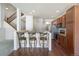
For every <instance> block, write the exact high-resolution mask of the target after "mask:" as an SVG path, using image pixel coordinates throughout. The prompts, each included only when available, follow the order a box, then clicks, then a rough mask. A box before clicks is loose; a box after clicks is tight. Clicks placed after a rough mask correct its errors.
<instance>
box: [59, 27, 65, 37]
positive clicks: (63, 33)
mask: <svg viewBox="0 0 79 59" xmlns="http://www.w3.org/2000/svg"><path fill="white" fill-rule="evenodd" d="M58 32H59V35H62V36H66V28H59V31H58Z"/></svg>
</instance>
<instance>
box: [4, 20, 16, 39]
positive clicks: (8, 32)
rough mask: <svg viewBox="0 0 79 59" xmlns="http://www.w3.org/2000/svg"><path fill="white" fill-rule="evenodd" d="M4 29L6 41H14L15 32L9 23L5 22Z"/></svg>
mask: <svg viewBox="0 0 79 59" xmlns="http://www.w3.org/2000/svg"><path fill="white" fill-rule="evenodd" d="M4 28H5V39H6V40H13V39H14V31H15V29H13V28H12V27H11V26H10V25H9V24H8V23H6V22H5V21H4Z"/></svg>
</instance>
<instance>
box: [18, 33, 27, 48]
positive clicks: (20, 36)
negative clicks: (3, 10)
mask: <svg viewBox="0 0 79 59" xmlns="http://www.w3.org/2000/svg"><path fill="white" fill-rule="evenodd" d="M17 35H18V40H19V48H22V41H24V48H25V47H26V44H27V43H26V42H27V40H26V37H24V33H23V32H17Z"/></svg>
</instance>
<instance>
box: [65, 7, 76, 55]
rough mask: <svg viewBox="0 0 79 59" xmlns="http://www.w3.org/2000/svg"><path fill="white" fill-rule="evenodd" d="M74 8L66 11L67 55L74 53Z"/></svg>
mask: <svg viewBox="0 0 79 59" xmlns="http://www.w3.org/2000/svg"><path fill="white" fill-rule="evenodd" d="M74 12H75V11H74V8H71V9H69V10H68V11H67V12H66V52H67V54H68V55H73V54H74V43H73V39H74V38H73V32H74V31H73V28H74V23H73V21H74V14H75V13H74Z"/></svg>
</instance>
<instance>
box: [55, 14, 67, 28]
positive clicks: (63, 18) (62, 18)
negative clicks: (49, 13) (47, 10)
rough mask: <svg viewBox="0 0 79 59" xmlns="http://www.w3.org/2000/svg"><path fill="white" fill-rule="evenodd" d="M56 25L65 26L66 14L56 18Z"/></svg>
mask: <svg viewBox="0 0 79 59" xmlns="http://www.w3.org/2000/svg"><path fill="white" fill-rule="evenodd" d="M57 25H58V27H59V28H65V27H66V15H63V16H61V17H60V18H58V19H57Z"/></svg>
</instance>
